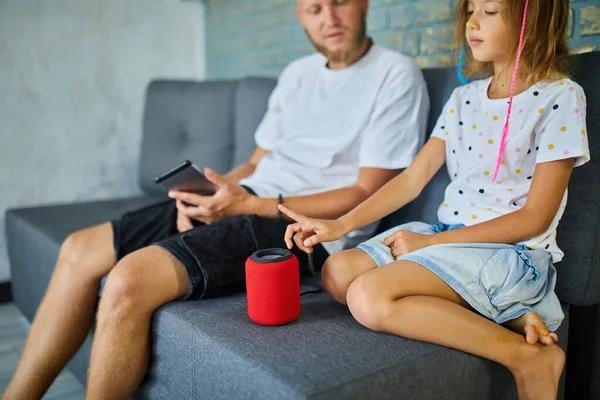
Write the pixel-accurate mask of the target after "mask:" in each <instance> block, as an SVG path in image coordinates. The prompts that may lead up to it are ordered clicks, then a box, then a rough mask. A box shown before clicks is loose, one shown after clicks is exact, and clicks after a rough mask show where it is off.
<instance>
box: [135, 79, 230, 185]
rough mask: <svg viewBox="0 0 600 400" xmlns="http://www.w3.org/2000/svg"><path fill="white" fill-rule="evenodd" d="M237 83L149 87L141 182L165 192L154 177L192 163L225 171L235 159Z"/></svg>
mask: <svg viewBox="0 0 600 400" xmlns="http://www.w3.org/2000/svg"><path fill="white" fill-rule="evenodd" d="M236 87H237V81H208V82H189V81H154V82H152V83H151V84H150V85H149V86H148V91H147V94H146V106H145V110H144V135H143V139H142V152H141V159H140V183H141V186H142V189H144V191H146V192H147V193H150V194H156V193H162V192H163V190H162V189H161V187H160V186H158V185H156V184H155V183H154V178H155V177H156V176H157V175H159V174H160V173H161V172H164V171H165V170H167V169H168V168H171V167H174V166H175V165H177V164H178V163H180V162H182V161H183V160H186V159H189V160H191V161H193V162H195V163H197V165H198V166H199V167H201V168H203V167H211V168H212V169H214V170H215V171H217V172H220V173H224V172H227V171H229V169H230V168H231V161H232V156H233V125H234V114H233V109H234V96H235V90H236Z"/></svg>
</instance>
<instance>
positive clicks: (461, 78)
mask: <svg viewBox="0 0 600 400" xmlns="http://www.w3.org/2000/svg"><path fill="white" fill-rule="evenodd" d="M464 56H465V45H464V44H463V46H462V47H461V48H460V56H459V57H458V67H457V68H456V75H457V76H458V80H459V81H460V83H462V84H463V85H466V84H469V83H471V81H470V80H468V79H466V78H465V77H464V76H463V74H462V67H463V58H464Z"/></svg>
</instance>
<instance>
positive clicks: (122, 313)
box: [98, 257, 143, 325]
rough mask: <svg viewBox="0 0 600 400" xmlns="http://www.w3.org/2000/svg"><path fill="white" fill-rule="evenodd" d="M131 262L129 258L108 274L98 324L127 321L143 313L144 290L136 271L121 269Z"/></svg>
mask: <svg viewBox="0 0 600 400" xmlns="http://www.w3.org/2000/svg"><path fill="white" fill-rule="evenodd" d="M128 263H130V261H128V260H127V257H126V258H125V259H123V261H121V262H119V264H117V266H116V267H115V269H114V270H113V271H112V272H110V273H109V274H108V278H107V279H106V284H105V285H104V289H103V291H102V297H101V301H100V307H99V309H98V324H99V325H100V324H102V323H103V322H108V321H114V320H122V319H127V318H128V317H129V316H130V315H131V313H135V312H138V313H141V312H142V310H141V309H140V306H141V298H142V296H143V294H142V290H143V288H142V287H141V285H140V282H139V279H136V276H135V272H134V269H132V268H126V267H125V268H121V267H124V265H123V264H128Z"/></svg>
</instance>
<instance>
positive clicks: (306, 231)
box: [279, 205, 348, 254]
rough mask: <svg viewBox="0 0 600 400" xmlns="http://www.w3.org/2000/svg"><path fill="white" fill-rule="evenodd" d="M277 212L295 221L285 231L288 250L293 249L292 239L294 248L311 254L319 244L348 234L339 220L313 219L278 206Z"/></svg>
mask: <svg viewBox="0 0 600 400" xmlns="http://www.w3.org/2000/svg"><path fill="white" fill-rule="evenodd" d="M279 210H280V211H281V212H282V213H284V214H285V215H287V216H288V217H290V218H291V219H293V220H294V221H296V223H295V224H290V225H288V226H287V229H286V230H285V238H284V240H285V244H286V245H287V247H288V249H291V248H292V247H293V244H292V238H293V239H294V242H295V243H296V246H298V248H299V249H300V250H302V251H304V252H305V253H308V254H310V253H312V250H313V246H315V245H317V244H319V243H321V242H332V241H334V240H337V239H339V238H341V237H343V236H344V235H346V234H347V233H348V228H347V227H346V226H345V225H344V224H343V222H342V221H341V220H340V219H315V218H308V217H306V216H304V215H302V214H298V213H297V212H294V211H292V210H290V209H289V208H287V207H285V206H283V205H279Z"/></svg>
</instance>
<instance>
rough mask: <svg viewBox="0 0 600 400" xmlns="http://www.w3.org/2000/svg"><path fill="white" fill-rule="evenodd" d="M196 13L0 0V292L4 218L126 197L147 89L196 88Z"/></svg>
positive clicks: (186, 6) (184, 6)
mask: <svg viewBox="0 0 600 400" xmlns="http://www.w3.org/2000/svg"><path fill="white" fill-rule="evenodd" d="M204 24H205V16H204V6H203V4H202V2H183V1H181V0H0V282H2V281H6V280H9V279H10V273H9V268H8V259H7V257H6V248H5V242H6V240H5V237H4V211H5V210H6V209H7V208H13V207H22V206H29V205H39V204H47V203H58V202H73V201H84V200H91V199H101V198H110V197H114V196H121V197H124V196H128V195H134V194H137V193H138V192H139V189H138V183H137V163H138V157H139V146H140V139H141V114H142V108H143V96H144V90H145V87H146V84H147V83H148V82H149V81H150V80H151V79H152V78H154V77H174V78H192V79H202V78H204V77H205V69H206V68H205V54H206V53H205V32H204Z"/></svg>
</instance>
